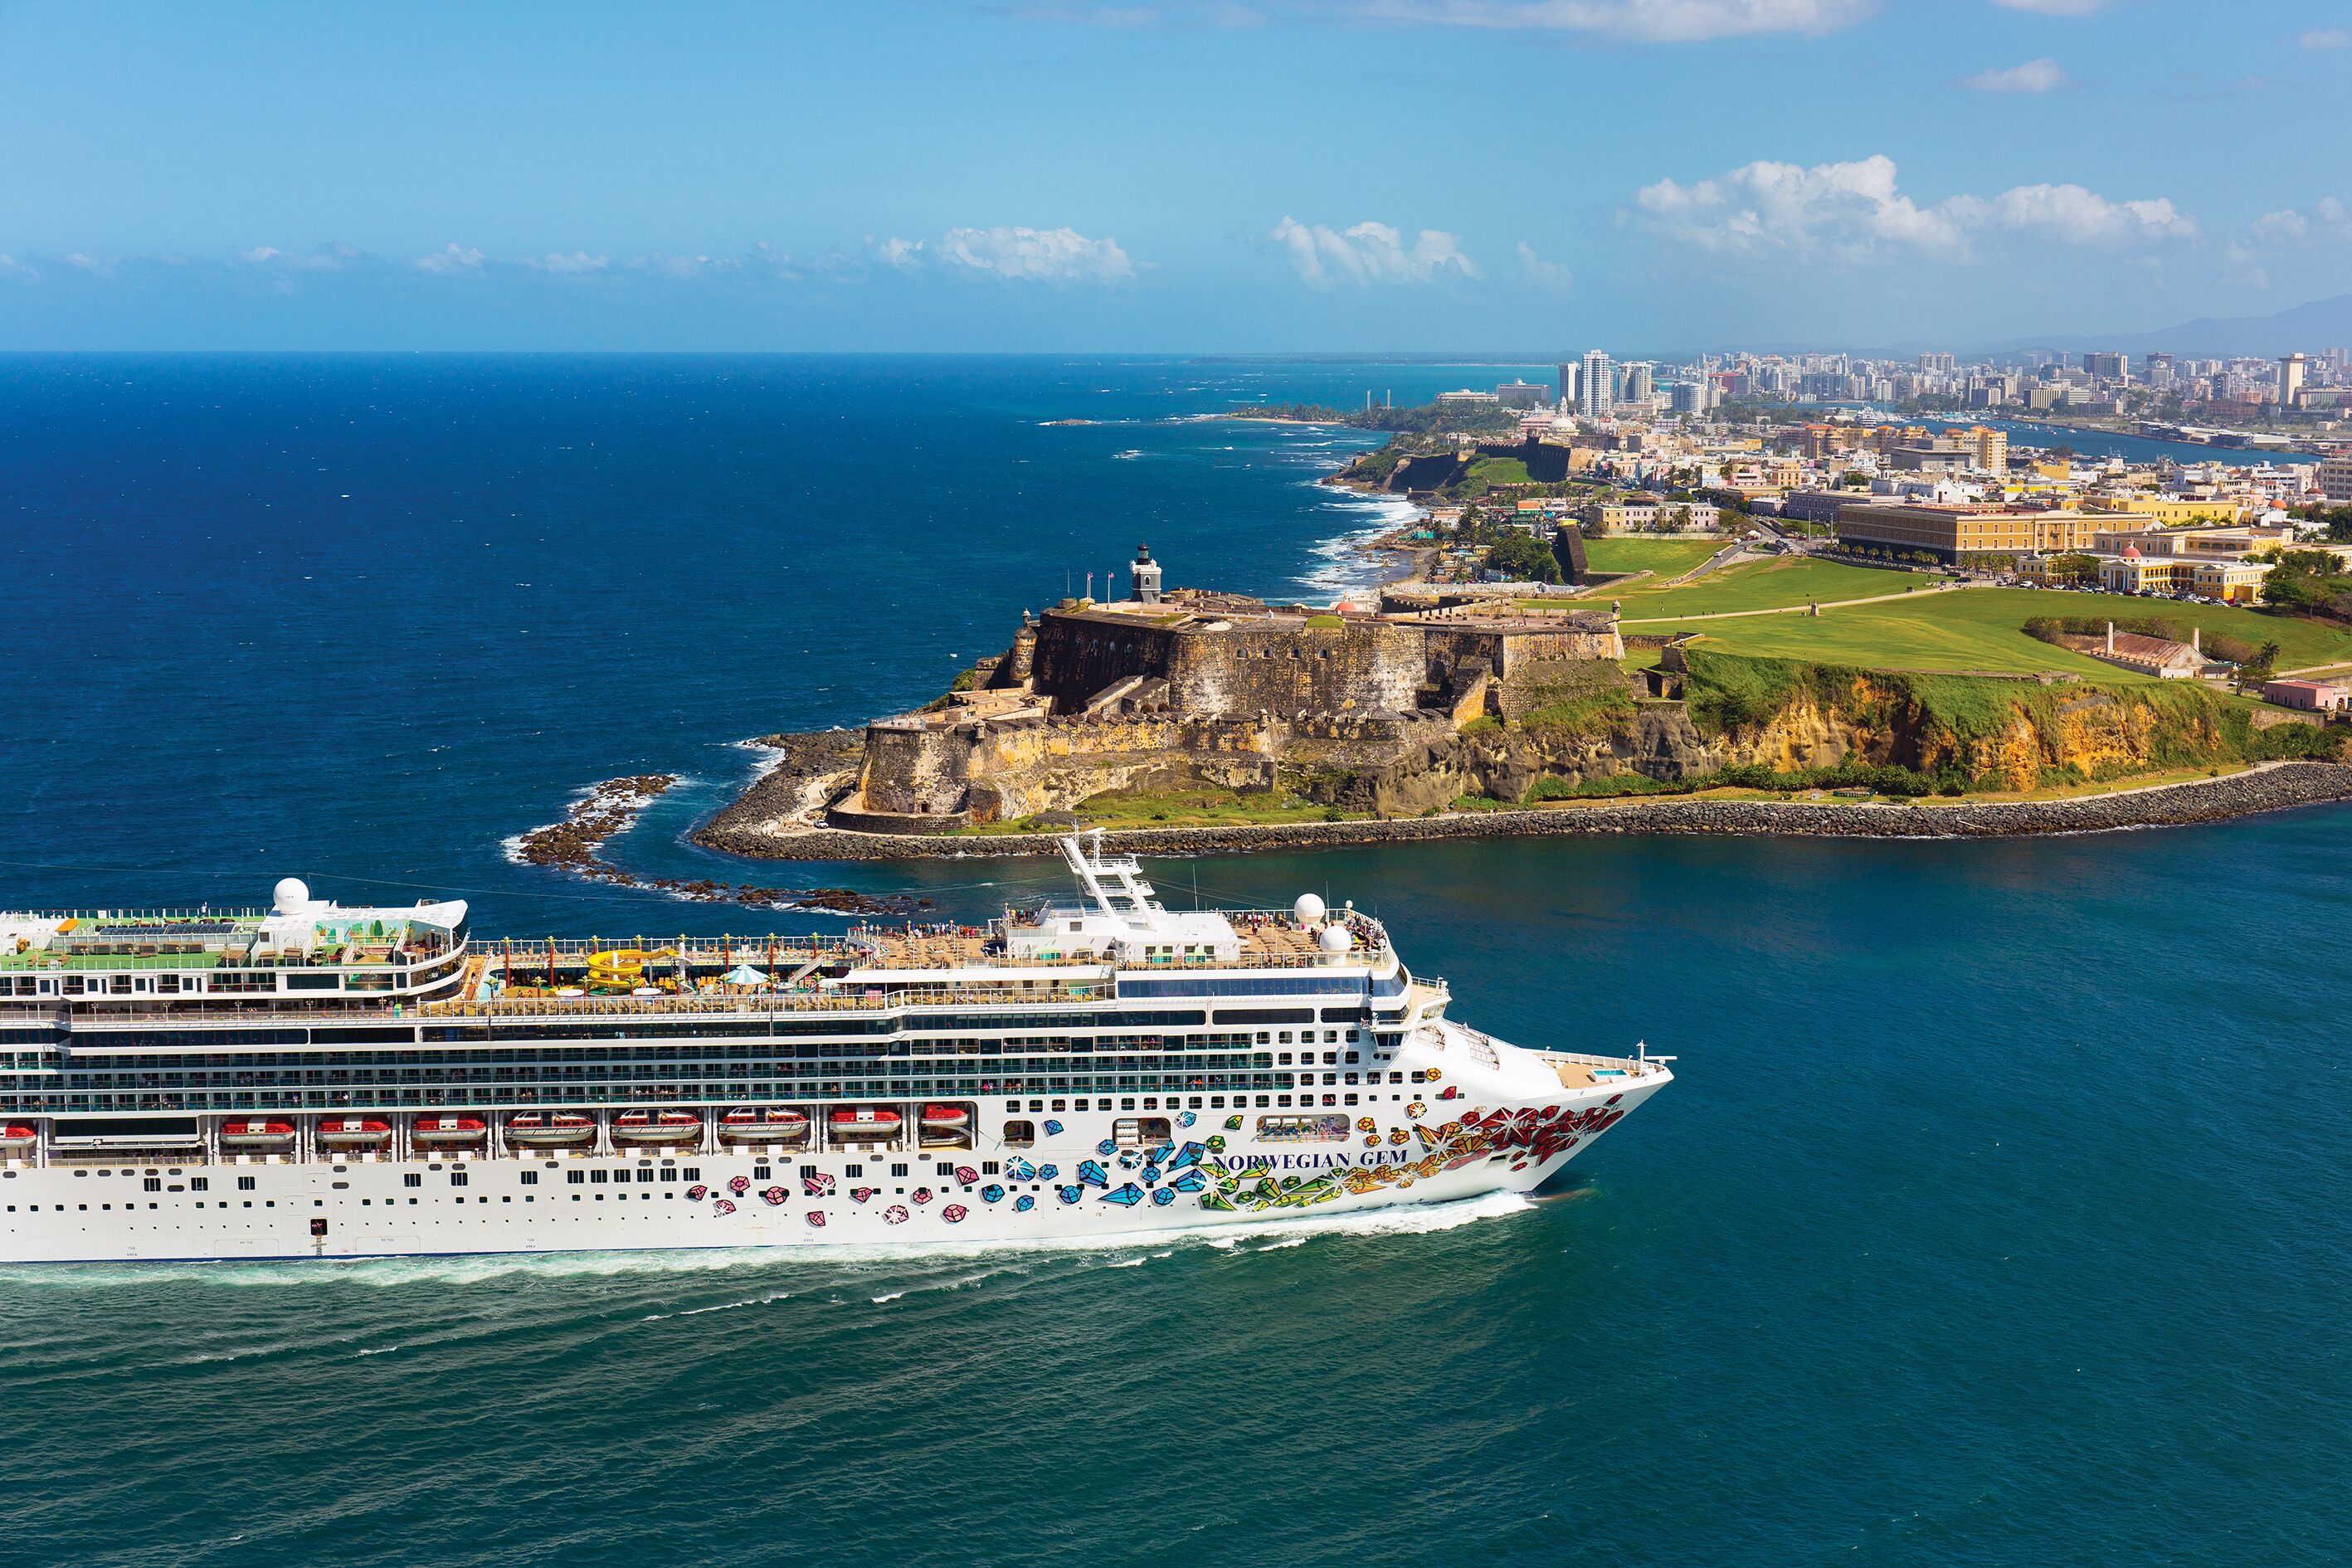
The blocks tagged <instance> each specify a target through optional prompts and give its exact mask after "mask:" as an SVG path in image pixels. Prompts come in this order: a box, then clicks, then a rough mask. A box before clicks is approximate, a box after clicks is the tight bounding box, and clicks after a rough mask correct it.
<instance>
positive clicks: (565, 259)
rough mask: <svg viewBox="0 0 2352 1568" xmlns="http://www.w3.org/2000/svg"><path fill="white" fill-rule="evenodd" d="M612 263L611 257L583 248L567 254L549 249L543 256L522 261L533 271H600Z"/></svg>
mask: <svg viewBox="0 0 2352 1568" xmlns="http://www.w3.org/2000/svg"><path fill="white" fill-rule="evenodd" d="M612 264H613V258H611V257H609V256H591V255H589V254H588V253H587V252H586V251H584V250H575V251H573V252H572V253H571V254H570V255H569V256H567V255H565V254H564V253H563V252H562V251H560V250H551V251H549V252H548V253H547V254H546V255H545V256H543V257H539V258H535V259H527V260H525V261H524V262H523V265H524V266H525V267H528V268H530V269H531V270H532V271H534V272H562V273H580V272H602V271H604V269H605V268H607V267H610V266H611V265H612Z"/></svg>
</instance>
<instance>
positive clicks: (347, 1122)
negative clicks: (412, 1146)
mask: <svg viewBox="0 0 2352 1568" xmlns="http://www.w3.org/2000/svg"><path fill="white" fill-rule="evenodd" d="M319 1131H321V1132H389V1131H392V1123H391V1122H389V1121H368V1120H366V1119H365V1118H363V1117H358V1116H346V1117H343V1118H341V1120H339V1121H323V1122H320V1124H319Z"/></svg>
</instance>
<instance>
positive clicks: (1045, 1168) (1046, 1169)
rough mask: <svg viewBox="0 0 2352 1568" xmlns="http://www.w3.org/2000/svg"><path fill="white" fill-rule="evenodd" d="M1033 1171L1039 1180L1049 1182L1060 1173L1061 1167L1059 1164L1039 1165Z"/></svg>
mask: <svg viewBox="0 0 2352 1568" xmlns="http://www.w3.org/2000/svg"><path fill="white" fill-rule="evenodd" d="M1061 1173H1062V1167H1061V1166H1059V1165H1040V1166H1038V1167H1037V1170H1036V1177H1037V1179H1038V1180H1039V1181H1041V1182H1050V1181H1053V1180H1054V1179H1055V1177H1057V1176H1059V1175H1060V1174H1061Z"/></svg>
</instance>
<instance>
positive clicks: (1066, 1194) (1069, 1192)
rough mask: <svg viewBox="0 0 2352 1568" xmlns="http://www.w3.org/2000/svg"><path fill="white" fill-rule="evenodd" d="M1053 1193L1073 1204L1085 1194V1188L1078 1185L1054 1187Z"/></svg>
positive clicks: (1065, 1201)
mask: <svg viewBox="0 0 2352 1568" xmlns="http://www.w3.org/2000/svg"><path fill="white" fill-rule="evenodd" d="M1054 1195H1055V1197H1057V1198H1059V1199H1061V1200H1062V1201H1063V1202H1064V1203H1066V1204H1074V1203H1076V1202H1077V1201H1078V1200H1079V1199H1080V1198H1082V1197H1084V1196H1086V1195H1087V1190H1086V1188H1084V1187H1079V1186H1069V1187H1055V1189H1054Z"/></svg>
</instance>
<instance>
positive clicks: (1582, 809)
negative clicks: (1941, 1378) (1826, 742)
mask: <svg viewBox="0 0 2352 1568" xmlns="http://www.w3.org/2000/svg"><path fill="white" fill-rule="evenodd" d="M2344 801H2352V764H2346V763H2316V762H2288V763H2263V764H2261V765H2259V766H2257V767H2254V768H2252V769H2250V770H2248V771H2247V772H2244V773H2230V774H2226V775H2223V776H2222V777H2220V778H2211V779H2196V780H2191V781H2189V782H2187V783H2183V784H2151V785H2142V786H2140V787H2138V788H2137V789H2131V788H2126V789H2120V790H2113V791H2109V792H2106V793H2105V794H2100V795H2078V796H2075V797H2074V798H2072V799H2063V800H2047V801H1979V802H1973V803H1972V802H1969V801H1967V800H1965V799H1963V800H1961V801H1958V802H1957V803H1954V804H1949V805H1945V804H1937V805H1922V804H1905V805H1875V804H1858V803H1853V802H1833V801H1832V802H1822V803H1818V804H1816V803H1813V802H1809V801H1763V800H1754V801H1705V800H1690V799H1686V798H1674V799H1660V798H1657V797H1654V796H1653V797H1645V798H1635V799H1629V800H1625V801H1622V802H1598V803H1594V804H1591V805H1583V804H1579V805H1558V806H1522V807H1514V808H1507V809H1503V810H1498V811H1484V812H1448V813H1444V814H1441V815H1439V816H1414V817H1389V818H1362V819H1358V820H1352V821H1341V822H1299V823H1264V824H1251V825H1247V826H1225V827H1126V828H1110V829H1107V830H1106V831H1105V832H1104V834H1103V842H1104V843H1105V844H1106V845H1107V846H1108V847H1112V848H1116V849H1118V850H1120V851H1123V852H1126V853H1130V854H1139V855H1152V856H1185V855H1234V854H1251V853H1259V852H1266V851H1286V850H1294V849H1311V848H1331V847H1346V846H1351V845H1360V844H1397V843H1413V842H1420V841H1423V840H1430V839H1444V838H1516V837H1556V836H1559V835H1563V834H1660V835H1683V836H1701V837H1755V836H1770V835H1802V836H1811V837H1833V838H1910V839H1924V838H2022V837H2043V836H2047V835H2051V834H2072V833H2107V832H2119V831H2123V830H2126V829H2132V828H2142V827H2184V826H2194V825H2197V824H2200V823H2210V822H2225V821H2229V820H2231V819H2233V818H2236V817H2241V816H2257V815H2259V814H2262V813H2264V812H2271V811H2284V810H2289V809H2292V808H2294V807H2296V806H2305V805H2331V804H2336V803H2340V802H2344ZM728 815H730V814H729V813H726V812H722V813H720V814H719V816H718V817H714V818H713V819H712V820H711V821H710V822H709V823H708V824H706V825H705V826H702V827H699V828H697V829H696V830H695V831H694V833H693V834H692V836H691V837H693V839H694V841H695V842H696V843H698V844H700V845H702V846H703V847H706V848H709V849H716V850H719V852H721V853H723V854H730V855H738V856H741V857H743V858H748V859H770V860H915V859H929V860H939V859H944V860H961V859H974V858H1003V857H1008V856H1031V855H1055V854H1058V853H1060V847H1059V846H1060V839H1061V835H1059V834H1054V833H1025V834H999V835H992V836H986V837H979V836H975V837H953V836H950V835H925V834H879V833H856V832H851V831H849V830H846V829H843V828H835V827H805V828H797V829H791V830H784V831H778V830H775V829H772V828H770V827H765V826H759V827H753V826H729V825H727V824H725V822H724V821H723V820H722V819H723V818H724V817H725V816H728Z"/></svg>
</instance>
